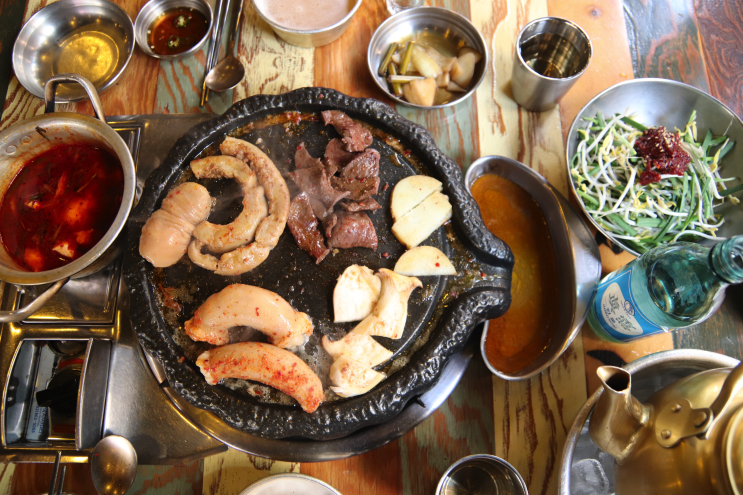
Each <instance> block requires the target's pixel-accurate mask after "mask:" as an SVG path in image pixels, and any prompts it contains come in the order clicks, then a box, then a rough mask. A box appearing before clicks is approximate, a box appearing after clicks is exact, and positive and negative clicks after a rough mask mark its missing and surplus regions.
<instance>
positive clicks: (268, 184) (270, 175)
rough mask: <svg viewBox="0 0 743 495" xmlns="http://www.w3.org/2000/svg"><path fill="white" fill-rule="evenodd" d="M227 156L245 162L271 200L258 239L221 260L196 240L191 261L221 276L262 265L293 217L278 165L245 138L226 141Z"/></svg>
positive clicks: (223, 152)
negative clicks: (288, 219) (204, 249)
mask: <svg viewBox="0 0 743 495" xmlns="http://www.w3.org/2000/svg"><path fill="white" fill-rule="evenodd" d="M219 149H220V151H221V152H222V154H223V155H229V156H234V157H236V158H238V159H239V160H244V161H245V162H247V163H248V165H249V166H250V168H251V169H252V170H253V172H255V174H256V175H257V177H258V183H259V184H260V185H261V186H262V187H263V189H264V191H265V193H266V198H267V200H268V216H267V217H265V218H264V219H262V220H261V221H260V223H259V224H258V227H257V229H256V231H255V240H254V241H253V242H252V243H250V244H248V245H247V246H243V247H239V248H237V249H234V250H232V251H228V252H226V253H224V254H222V256H221V257H220V258H219V259H217V258H216V257H215V256H213V255H211V254H204V253H202V252H201V245H202V244H203V242H201V241H198V239H197V240H194V241H193V242H192V244H191V246H190V247H189V250H188V254H189V257H190V258H191V261H193V262H194V263H196V264H197V265H199V266H201V267H202V268H206V269H208V270H212V271H214V272H215V273H217V274H218V275H240V274H241V273H245V272H248V271H250V270H252V269H253V268H255V267H256V266H258V265H260V264H261V263H263V261H265V259H266V258H267V257H268V254H269V253H270V252H271V249H273V248H274V247H275V246H276V244H277V243H278V242H279V237H281V233H282V232H284V228H285V227H286V219H287V216H288V214H289V189H288V188H287V187H286V182H285V181H284V179H283V177H281V174H280V173H279V171H278V169H276V166H275V165H274V163H273V162H272V161H271V160H270V159H269V158H268V157H267V156H266V155H265V153H263V152H262V151H261V150H260V149H258V148H257V147H256V146H254V145H252V144H251V143H249V142H247V141H243V140H241V139H235V138H231V137H227V138H225V140H224V141H223V142H222V144H221V145H220V147H219Z"/></svg>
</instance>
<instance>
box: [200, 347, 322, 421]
mask: <svg viewBox="0 0 743 495" xmlns="http://www.w3.org/2000/svg"><path fill="white" fill-rule="evenodd" d="M196 364H197V365H198V367H199V368H201V372H202V373H203V374H204V377H205V378H206V382H207V383H208V384H210V385H216V384H217V382H219V381H220V380H222V379H224V378H240V379H243V380H253V381H256V382H260V383H263V384H265V385H268V386H270V387H273V388H276V389H278V390H281V391H282V392H284V393H285V394H288V395H290V396H291V397H294V398H295V399H296V400H297V402H299V405H300V406H301V407H302V409H304V410H305V411H306V412H308V413H312V412H314V411H315V410H317V408H318V407H319V406H320V404H321V403H322V401H323V399H324V398H325V394H324V392H323V389H322V383H321V382H320V378H318V376H317V375H316V374H315V373H314V372H313V371H312V370H311V369H310V367H309V366H307V364H305V362H304V361H302V360H301V359H299V358H298V357H297V356H296V355H294V354H292V353H291V352H289V351H287V350H284V349H280V348H278V347H276V346H273V345H269V344H261V343H258V342H240V343H238V344H231V345H225V346H222V347H217V348H215V349H211V350H208V351H206V352H204V353H203V354H201V355H200V356H199V358H198V359H197V360H196Z"/></svg>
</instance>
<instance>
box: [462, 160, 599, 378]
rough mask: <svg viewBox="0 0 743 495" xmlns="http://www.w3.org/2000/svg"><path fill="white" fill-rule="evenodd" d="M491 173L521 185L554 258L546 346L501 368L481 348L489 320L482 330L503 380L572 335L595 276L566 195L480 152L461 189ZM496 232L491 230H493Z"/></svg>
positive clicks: (538, 364)
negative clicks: (554, 304)
mask: <svg viewBox="0 0 743 495" xmlns="http://www.w3.org/2000/svg"><path fill="white" fill-rule="evenodd" d="M486 174H494V175H498V176H500V177H503V178H504V179H508V180H510V181H511V182H513V183H515V184H518V185H519V186H521V187H522V188H523V189H524V190H525V191H526V192H527V193H529V194H530V195H531V197H532V198H534V200H535V201H536V202H537V204H538V205H539V208H540V209H541V210H542V213H543V214H544V219H545V220H546V222H547V229H548V230H549V234H550V237H551V239H552V248H553V250H554V253H555V259H556V260H557V279H558V284H559V287H558V293H559V298H560V301H559V308H560V314H559V316H558V319H557V325H556V326H555V333H554V335H553V336H552V340H551V341H550V343H549V345H548V346H547V348H546V349H545V350H544V351H543V352H542V353H541V354H540V355H539V357H538V358H537V359H536V361H534V362H533V363H532V364H530V365H529V366H527V367H525V368H523V369H521V370H519V371H518V372H516V373H512V374H509V373H504V372H502V371H499V370H498V369H496V368H495V367H494V366H493V365H491V364H490V362H489V361H488V358H487V354H486V353H485V340H486V338H487V335H488V328H489V324H488V323H489V322H488V323H486V324H485V329H484V330H483V332H482V340H481V342H480V349H481V352H482V357H483V359H484V360H485V364H486V365H487V367H488V369H489V370H490V371H491V372H493V374H494V375H497V376H499V377H501V378H503V379H505V380H526V379H527V378H531V377H532V376H535V375H538V374H539V373H541V372H542V371H544V370H545V369H547V368H548V367H549V366H550V365H551V364H552V363H554V362H555V360H556V359H557V358H558V357H560V355H562V353H563V352H565V350H566V349H567V348H568V346H569V345H570V343H571V342H572V341H573V339H574V338H575V336H576V335H578V332H579V331H580V329H581V326H582V325H583V321H584V320H585V319H586V316H587V314H588V304H589V303H590V301H591V298H593V294H594V292H595V291H596V285H597V284H598V281H599V277H600V276H601V258H600V255H599V250H598V246H597V245H596V241H595V240H594V239H593V235H591V232H590V231H589V230H588V227H587V226H586V224H585V223H584V222H583V220H581V218H580V217H579V216H578V213H577V212H576V211H575V210H574V209H573V207H572V206H571V205H570V203H568V201H567V200H566V199H565V198H564V197H563V196H562V194H560V193H559V192H557V191H556V190H555V189H554V188H553V187H552V186H551V185H550V184H549V183H548V182H547V181H546V180H545V179H544V177H542V176H541V175H539V174H538V173H536V172H535V171H533V170H532V169H530V168H529V167H527V166H526V165H523V164H522V163H519V162H517V161H516V160H511V159H510V158H505V157H502V156H485V157H482V158H480V159H478V160H475V162H473V163H472V165H470V167H469V169H467V173H466V175H465V186H466V187H467V190H471V189H472V185H473V184H474V183H475V181H476V180H477V179H478V178H480V177H481V176H483V175H486ZM496 235H497V232H496Z"/></svg>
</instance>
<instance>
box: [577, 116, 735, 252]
mask: <svg viewBox="0 0 743 495" xmlns="http://www.w3.org/2000/svg"><path fill="white" fill-rule="evenodd" d="M584 120H585V121H586V126H585V127H584V128H582V129H578V137H579V139H580V142H579V144H578V149H577V152H576V154H575V155H574V156H573V159H572V162H571V164H570V175H571V180H572V181H573V185H574V186H575V190H576V192H577V193H578V199H579V200H580V202H581V203H582V204H583V207H584V208H585V209H586V211H587V212H588V213H589V214H590V215H591V217H592V218H593V220H594V221H595V222H596V223H597V224H599V225H600V226H601V227H603V228H604V229H605V230H606V231H608V232H609V233H611V234H612V236H613V237H615V238H616V239H619V240H621V242H623V243H624V244H625V245H627V246H628V247H630V248H632V249H634V250H635V251H637V252H639V253H641V254H642V253H644V252H646V251H648V250H650V249H652V248H653V247H655V246H657V245H659V244H665V243H669V242H676V241H679V240H683V241H694V240H698V239H700V238H706V239H715V240H724V238H722V237H717V235H716V234H715V233H716V232H717V230H718V229H719V228H720V226H722V224H723V223H724V222H725V221H724V219H723V218H722V215H720V214H718V213H715V209H717V208H718V207H719V206H720V205H722V204H723V203H724V202H725V201H731V202H733V203H734V204H737V203H739V202H740V200H739V199H738V198H736V197H735V196H734V194H735V193H737V192H739V191H740V189H741V186H740V185H737V186H734V187H731V188H728V187H727V185H726V182H729V181H735V180H737V179H736V178H735V177H731V178H726V179H724V178H722V177H721V176H720V166H721V165H720V161H721V160H722V158H723V157H724V156H725V155H726V154H727V153H728V152H729V151H730V149H731V148H732V147H733V144H734V143H733V142H732V141H730V139H728V138H727V136H717V137H715V136H713V135H712V133H711V132H710V131H707V134H706V135H705V136H704V138H703V140H702V141H701V142H700V141H698V139H697V124H696V112H692V113H691V117H690V118H689V122H688V123H687V124H686V127H685V128H684V129H683V130H678V129H676V132H677V133H678V135H679V138H680V141H681V147H682V148H683V149H684V151H686V152H687V153H688V154H689V156H690V157H691V163H689V164H688V166H687V167H686V171H685V172H684V174H683V175H661V176H660V181H659V182H656V183H651V184H647V185H642V184H640V175H641V173H642V172H643V171H644V170H645V160H644V159H643V158H642V157H640V156H638V154H637V152H636V151H635V148H634V145H635V141H636V140H637V139H638V138H639V137H640V136H642V134H643V131H645V130H646V129H648V128H647V127H646V126H645V125H643V124H642V123H640V122H637V121H636V120H635V117H634V116H633V115H630V114H626V113H625V114H616V115H614V116H611V117H605V116H603V115H601V113H597V114H596V116H595V117H594V118H584Z"/></svg>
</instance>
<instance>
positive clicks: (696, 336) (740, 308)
mask: <svg viewBox="0 0 743 495" xmlns="http://www.w3.org/2000/svg"><path fill="white" fill-rule="evenodd" d="M741 335H743V286H741V285H735V286H731V287H729V288H728V290H727V294H726V296H725V302H724V303H723V305H722V308H720V311H717V312H716V313H715V314H713V315H712V316H710V318H709V319H708V320H707V321H705V322H704V323H702V324H701V325H696V326H693V327H690V328H685V329H681V330H676V331H675V332H674V336H673V342H674V347H677V348H691V349H704V350H707V351H712V352H719V353H720V354H725V355H727V356H732V357H734V358H736V359H743V342H741Z"/></svg>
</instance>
